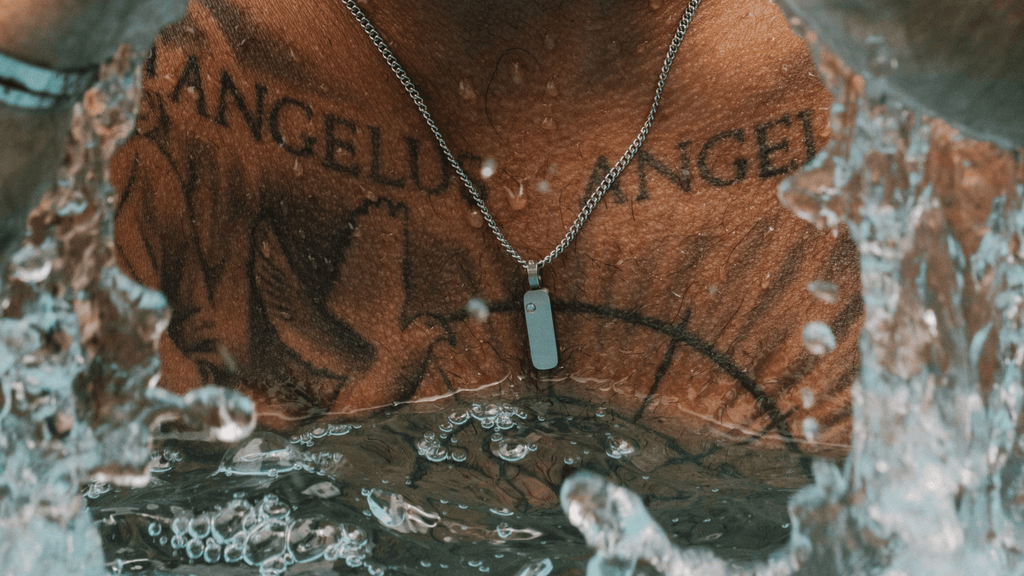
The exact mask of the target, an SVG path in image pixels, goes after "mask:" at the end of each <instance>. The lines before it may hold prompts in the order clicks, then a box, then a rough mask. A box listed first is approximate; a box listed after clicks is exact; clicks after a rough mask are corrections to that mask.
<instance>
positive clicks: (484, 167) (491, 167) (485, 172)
mask: <svg viewBox="0 0 1024 576" xmlns="http://www.w3.org/2000/svg"><path fill="white" fill-rule="evenodd" d="M497 170H498V161H497V160H495V159H494V158H487V159H486V160H484V161H483V162H482V163H481V164H480V176H481V177H483V178H484V179H485V180H486V179H487V178H490V177H491V176H494V173H495V172H496V171H497Z"/></svg>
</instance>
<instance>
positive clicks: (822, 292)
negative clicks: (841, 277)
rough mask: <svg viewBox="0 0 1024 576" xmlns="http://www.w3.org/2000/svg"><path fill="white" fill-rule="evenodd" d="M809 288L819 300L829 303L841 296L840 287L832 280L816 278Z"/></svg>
mask: <svg viewBox="0 0 1024 576" xmlns="http://www.w3.org/2000/svg"><path fill="white" fill-rule="evenodd" d="M807 290H808V291H810V293H811V295H813V296H814V297H815V298H817V299H818V300H821V301H822V302H828V303H829V304H832V303H833V302H835V301H836V300H837V299H838V298H839V288H838V287H837V286H836V285H835V284H832V283H831V282H825V281H822V280H815V281H814V282H811V283H810V284H808V285H807Z"/></svg>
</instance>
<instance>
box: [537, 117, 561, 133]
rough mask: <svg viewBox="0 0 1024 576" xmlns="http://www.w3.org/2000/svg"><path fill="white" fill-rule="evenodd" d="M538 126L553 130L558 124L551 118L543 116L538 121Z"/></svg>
mask: <svg viewBox="0 0 1024 576" xmlns="http://www.w3.org/2000/svg"><path fill="white" fill-rule="evenodd" d="M540 127H541V128H543V129H545V130H554V129H556V128H558V124H557V123H556V122H555V120H554V119H553V118H544V120H542V121H541V123H540Z"/></svg>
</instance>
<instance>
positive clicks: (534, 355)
mask: <svg viewBox="0 0 1024 576" xmlns="http://www.w3.org/2000/svg"><path fill="white" fill-rule="evenodd" d="M523 311H524V312H526V336H527V338H529V340H530V358H531V359H532V360H533V367H534V368H536V369H537V370H551V369H552V368H554V367H555V366H558V345H557V344H555V322H554V318H553V317H552V315H551V298H550V297H548V291H547V289H545V288H539V289H536V290H530V291H529V292H527V293H526V294H525V295H524V296H523Z"/></svg>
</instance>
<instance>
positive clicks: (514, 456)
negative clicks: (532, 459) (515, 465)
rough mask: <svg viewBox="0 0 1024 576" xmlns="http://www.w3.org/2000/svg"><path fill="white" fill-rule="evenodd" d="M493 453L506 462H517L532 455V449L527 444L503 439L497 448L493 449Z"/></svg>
mask: <svg viewBox="0 0 1024 576" xmlns="http://www.w3.org/2000/svg"><path fill="white" fill-rule="evenodd" d="M491 452H492V453H493V454H494V455H495V456H497V457H499V458H501V459H502V460H505V461H506V462H517V461H519V460H522V459H523V458H525V457H526V455H527V454H529V453H530V448H529V446H528V445H526V444H520V443H518V442H513V441H512V440H509V439H508V438H503V439H502V440H500V441H499V442H498V443H497V445H496V446H495V447H492V448H491Z"/></svg>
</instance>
